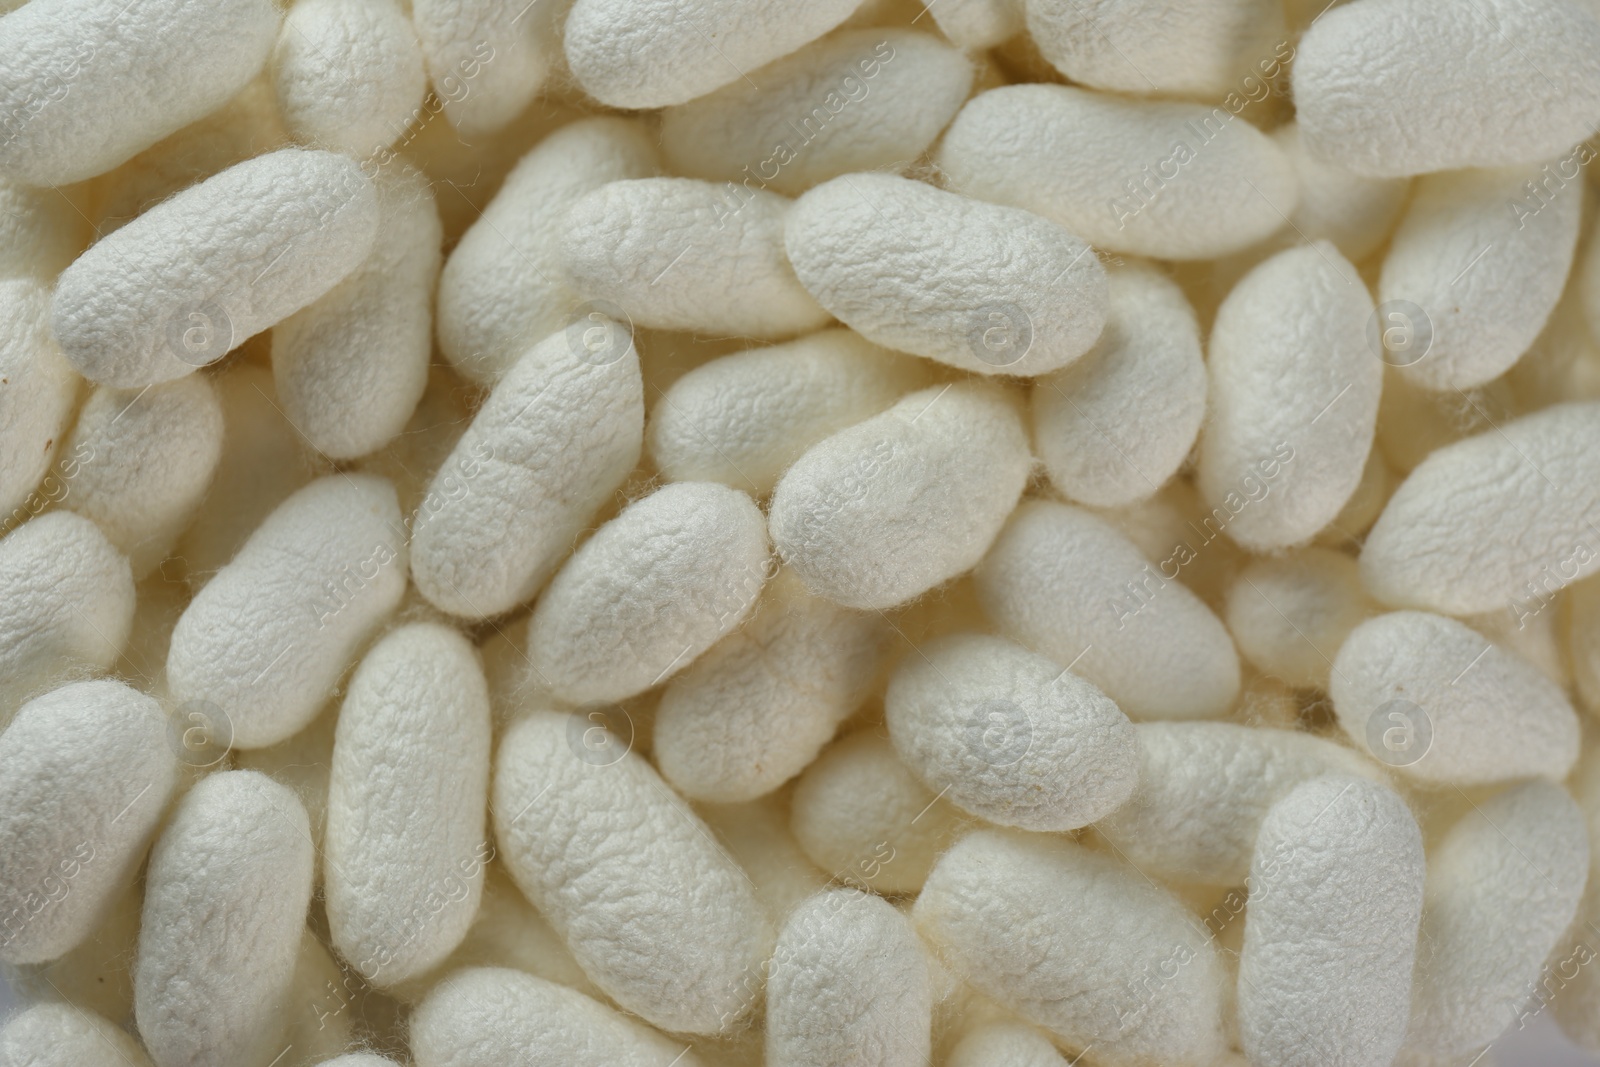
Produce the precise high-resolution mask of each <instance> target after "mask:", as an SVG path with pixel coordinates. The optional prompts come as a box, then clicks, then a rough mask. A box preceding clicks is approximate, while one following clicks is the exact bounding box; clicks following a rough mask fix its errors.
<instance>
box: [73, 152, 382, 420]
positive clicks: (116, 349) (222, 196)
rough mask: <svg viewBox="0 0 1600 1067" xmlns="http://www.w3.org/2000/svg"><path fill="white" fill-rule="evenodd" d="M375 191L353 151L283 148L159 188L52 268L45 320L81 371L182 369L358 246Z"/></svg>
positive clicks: (291, 308)
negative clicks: (177, 186) (142, 206)
mask: <svg viewBox="0 0 1600 1067" xmlns="http://www.w3.org/2000/svg"><path fill="white" fill-rule="evenodd" d="M377 228H378V200H377V196H376V194H375V193H374V191H373V186H372V183H371V182H370V181H368V180H367V178H366V177H365V176H364V175H363V174H362V172H361V168H360V167H359V166H358V165H357V164H356V162H355V160H353V159H349V158H347V157H345V156H341V155H337V154H335V153H333V152H322V151H307V150H305V149H299V148H285V149H282V150H281V151H277V152H270V153H268V154H266V155H262V156H257V157H255V158H254V159H250V160H247V161H246V162H244V163H240V164H239V165H237V166H235V167H230V168H229V169H228V170H225V171H223V172H222V173H221V174H218V175H216V176H215V177H213V178H208V179H206V180H205V181H203V182H201V183H200V184H198V185H194V186H191V187H189V188H187V189H185V190H184V191H183V192H181V193H178V194H177V195H175V196H173V197H172V198H171V199H170V200H164V201H162V202H161V203H159V204H157V205H156V206H155V207H153V208H151V209H150V210H149V211H146V212H145V213H144V214H142V215H140V216H139V217H138V218H136V219H134V220H133V221H132V222H130V223H128V224H127V225H126V226H123V227H122V228H121V229H119V230H117V231H116V232H115V233H112V234H111V235H109V236H108V237H106V238H104V239H103V240H101V241H99V242H97V243H96V244H95V245H94V246H93V247H91V248H90V249H89V251H87V252H85V253H84V254H83V255H82V256H80V257H78V259H77V260H76V261H75V262H74V263H73V264H72V266H70V267H68V268H67V269H66V270H64V271H62V272H61V279H60V282H59V283H58V284H57V287H56V294H55V306H54V308H53V310H52V316H51V325H52V328H53V329H54V331H55V335H56V339H57V340H58V341H59V342H60V343H61V350H62V352H63V353H64V354H65V355H66V357H67V359H68V361H69V362H71V363H72V365H73V367H74V368H75V369H76V370H77V371H78V372H79V373H80V374H82V375H83V376H84V377H85V378H88V379H90V380H92V381H97V382H103V383H105V384H107V385H115V386H120V387H124V388H132V387H139V386H145V385H149V384H151V383H152V382H164V381H169V380H170V379H173V378H181V377H183V376H184V375H186V374H191V373H193V372H194V371H195V370H196V369H197V368H199V367H202V366H205V365H206V364H208V363H213V362H215V361H217V360H219V359H221V358H222V357H223V356H224V355H226V354H227V353H228V352H230V351H232V350H233V349H234V348H237V347H238V346H239V345H241V344H243V343H244V341H245V340H246V339H247V338H249V337H251V336H252V335H254V334H257V333H260V332H261V331H262V330H265V329H266V328H267V327H269V326H272V325H274V324H276V323H277V322H279V321H281V320H282V319H284V318H287V317H288V316H289V315H292V314H294V312H296V311H299V310H300V309H301V308H303V307H305V306H306V305H307V304H309V303H311V302H312V301H313V300H316V299H317V298H318V297H320V296H321V295H322V294H323V293H325V292H327V291H328V290H329V289H331V288H332V287H333V286H334V285H336V284H338V282H339V281H340V280H342V279H343V278H344V277H345V276H346V275H347V274H349V273H350V272H351V271H352V270H354V269H355V268H356V267H357V266H358V265H360V263H361V261H362V260H363V259H365V258H366V256H367V252H368V251H369V250H370V249H371V248H372V242H373V238H374V236H375V235H376V233H377Z"/></svg>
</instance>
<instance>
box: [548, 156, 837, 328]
mask: <svg viewBox="0 0 1600 1067" xmlns="http://www.w3.org/2000/svg"><path fill="white" fill-rule="evenodd" d="M747 194H748V195H747ZM789 203H790V202H789V201H788V200H785V199H784V198H783V197H781V196H778V195H777V194H776V193H769V192H767V191H765V190H762V189H756V190H747V189H744V188H742V187H739V188H735V187H733V186H725V185H716V184H714V183H712V182H702V181H695V180H693V179H690V178H637V179H633V180H629V181H618V182H611V183H610V184H608V185H604V186H602V187H600V188H599V189H596V190H595V191H594V192H592V193H589V194H587V195H585V196H584V197H582V198H581V199H580V200H578V201H577V202H576V203H575V204H574V205H573V206H572V210H571V211H570V212H569V213H568V215H567V220H566V232H565V234H564V235H563V237H562V240H561V250H562V255H563V257H564V259H565V263H566V269H567V273H568V275H569V276H570V278H571V280H572V284H573V287H574V288H576V289H577V291H578V292H579V293H581V294H582V295H583V296H585V297H587V298H589V299H590V300H594V301H597V302H601V303H602V304H606V303H609V304H615V305H620V306H621V308H622V309H623V311H625V312H626V313H627V315H628V317H629V318H630V319H632V320H633V321H634V322H635V323H637V324H638V325H640V326H650V327H654V328H656V329H662V330H693V331H697V332H703V333H730V334H739V335H743V336H748V337H760V338H769V339H776V338H780V337H788V336H792V335H793V334H797V333H802V332H804V331H806V330H815V329H817V328H818V327H819V326H822V325H823V324H824V323H826V322H827V321H828V313H827V312H825V311H823V310H822V308H820V307H818V306H817V302H816V301H815V300H813V299H812V298H811V295H810V294H809V293H807V292H806V290H805V289H804V288H802V287H801V284H800V282H799V281H797V280H796V279H795V274H794V271H793V269H791V268H790V266H789V263H788V260H786V259H785V258H784V251H783V234H784V218H785V216H786V215H787V214H788V212H789Z"/></svg>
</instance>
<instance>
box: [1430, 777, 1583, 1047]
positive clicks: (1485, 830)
mask: <svg viewBox="0 0 1600 1067" xmlns="http://www.w3.org/2000/svg"><path fill="white" fill-rule="evenodd" d="M1588 876H1589V838H1588V830H1587V828H1586V827H1585V825H1584V819H1583V812H1582V811H1580V810H1579V809H1578V805H1577V804H1575V803H1573V800H1572V798H1571V797H1570V796H1568V795H1567V793H1566V791H1565V790H1564V789H1562V788H1561V787H1560V786H1558V785H1553V784H1551V783H1549V782H1526V783H1524V784H1522V785H1518V786H1513V787H1512V788H1510V789H1508V790H1506V791H1505V792H1504V793H1501V794H1499V795H1497V796H1495V797H1493V798H1491V799H1489V800H1487V801H1484V802H1482V803H1480V804H1477V805H1475V806H1474V808H1473V810H1472V811H1471V812H1469V813H1468V814H1467V815H1466V816H1465V817H1463V818H1462V819H1461V821H1460V822H1458V823H1456V825H1455V826H1454V827H1452V828H1451V830H1450V831H1449V833H1448V834H1446V835H1445V837H1444V840H1443V841H1442V842H1440V843H1439V844H1438V845H1437V846H1436V847H1435V848H1434V849H1433V851H1432V853H1431V855H1430V856H1429V860H1428V881H1427V891H1426V893H1425V895H1424V897H1423V906H1422V928H1421V936H1420V937H1419V938H1418V948H1417V963H1416V972H1415V976H1414V980H1413V984H1412V994H1411V1025H1410V1029H1409V1030H1408V1031H1407V1033H1406V1045H1405V1051H1403V1052H1402V1054H1401V1055H1402V1058H1404V1057H1405V1056H1407V1055H1408V1054H1409V1055H1410V1056H1412V1057H1413V1058H1414V1059H1415V1061H1416V1062H1419V1063H1434V1062H1437V1063H1450V1062H1458V1061H1459V1062H1465V1061H1467V1060H1470V1059H1471V1058H1472V1056H1473V1055H1475V1054H1476V1053H1477V1052H1478V1051H1479V1050H1480V1049H1481V1048H1483V1047H1484V1046H1485V1045H1488V1044H1489V1043H1490V1042H1491V1041H1493V1040H1494V1039H1495V1038H1497V1037H1499V1036H1500V1034H1501V1033H1502V1032H1503V1031H1505V1030H1507V1029H1509V1028H1510V1027H1511V1024H1512V1023H1514V1022H1516V1021H1517V1020H1518V1018H1519V1016H1520V1014H1521V1012H1522V1009H1523V1006H1524V1004H1525V1003H1526V1001H1527V998H1528V991H1529V990H1530V989H1535V988H1538V983H1539V978H1540V969H1541V968H1542V966H1543V965H1544V962H1545V958H1546V956H1548V954H1549V953H1550V951H1551V950H1552V949H1555V948H1556V947H1557V942H1558V940H1559V939H1560V937H1561V935H1562V934H1563V933H1565V932H1566V929H1567V925H1568V924H1569V923H1570V922H1571V921H1572V917H1573V914H1574V913H1575V912H1576V911H1577V908H1578V902H1579V899H1580V898H1581V897H1582V896H1583V887H1584V881H1585V879H1587V878H1588Z"/></svg>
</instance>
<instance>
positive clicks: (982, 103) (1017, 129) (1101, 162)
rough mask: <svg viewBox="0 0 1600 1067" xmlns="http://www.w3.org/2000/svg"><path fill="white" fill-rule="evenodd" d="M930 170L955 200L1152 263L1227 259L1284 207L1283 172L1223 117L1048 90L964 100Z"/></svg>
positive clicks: (1235, 121) (1276, 156)
mask: <svg viewBox="0 0 1600 1067" xmlns="http://www.w3.org/2000/svg"><path fill="white" fill-rule="evenodd" d="M936 161H937V162H938V164H939V166H940V168H941V169H942V170H943V171H944V172H945V175H946V177H947V178H948V179H949V182H950V188H952V189H955V190H956V191H958V192H962V193H966V194H967V195H969V196H976V197H978V198H980V199H983V200H993V201H996V202H997V203H1002V204H1012V205H1015V206H1017V207H1023V208H1027V209H1028V210H1029V211H1036V212H1038V213H1039V214H1041V215H1043V216H1044V217H1045V218H1048V219H1053V220H1054V221H1056V222H1059V223H1060V224H1061V225H1063V226H1065V227H1066V228H1067V229H1069V230H1071V231H1072V232H1073V233H1075V234H1078V235H1079V236H1080V237H1082V238H1083V239H1084V240H1085V241H1088V242H1089V243H1090V244H1092V245H1094V246H1095V247H1096V248H1102V249H1105V250H1107V251H1111V252H1131V253H1133V254H1135V255H1141V256H1154V257H1156V258H1158V259H1210V258H1213V257H1215V256H1221V255H1226V254H1227V253H1229V252H1235V251H1238V250H1239V249H1241V248H1244V247H1246V246H1248V245H1252V244H1255V243H1256V242H1257V241H1259V240H1261V239H1262V238H1263V237H1266V236H1267V235H1268V234H1270V233H1272V232H1273V231H1274V230H1276V229H1277V228H1278V227H1280V226H1282V225H1283V214H1280V212H1282V213H1284V214H1287V213H1289V212H1291V211H1293V210H1294V204H1295V174H1294V167H1293V165H1292V164H1291V163H1290V162H1289V160H1288V158H1287V157H1285V156H1284V154H1283V152H1282V150H1281V149H1279V148H1278V146H1277V145H1276V144H1274V143H1273V141H1272V139H1271V138H1270V137H1268V136H1267V135H1266V134H1264V133H1262V132H1261V131H1260V130H1257V129H1256V128H1255V127H1254V126H1252V125H1250V124H1249V123H1248V122H1245V121H1243V120H1242V119H1239V118H1237V117H1236V116H1234V115H1233V114H1232V113H1231V112H1229V111H1226V110H1224V109H1222V108H1209V107H1207V106H1206V105H1204V104H1188V103H1178V102H1174V101H1137V100H1128V99H1124V98H1120V97H1115V96H1108V95H1101V94H1099V93H1094V92H1089V91H1087V90H1084V89H1071V88H1067V87H1065V86H1060V85H1012V86H1006V87H1003V88H999V89H991V90H989V91H988V92H986V93H980V94H978V95H977V96H975V97H973V98H972V99H971V100H970V101H968V102H967V105H966V107H964V108H962V109H961V113H960V114H959V115H957V116H956V120H955V122H953V123H951V125H950V129H949V130H948V131H947V132H946V133H945V137H944V141H943V143H942V145H941V146H940V148H939V151H938V153H937V156H936ZM1252 186H1253V188H1252Z"/></svg>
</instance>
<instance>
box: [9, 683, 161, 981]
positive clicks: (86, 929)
mask: <svg viewBox="0 0 1600 1067" xmlns="http://www.w3.org/2000/svg"><path fill="white" fill-rule="evenodd" d="M176 780H177V759H176V758H175V757H174V755H173V751H172V749H171V748H170V747H169V741H168V737H167V723H166V718H165V716H164V715H163V714H162V712H161V708H160V706H159V705H158V704H157V703H156V702H155V701H154V700H152V699H150V698H149V697H147V696H145V695H144V694H143V693H140V692H138V691H136V690H133V689H130V688H128V687H127V686H125V685H123V684H122V683H120V682H113V681H97V682H78V683H75V684H73V685H67V686H63V687H62V688H60V689H57V690H55V691H54V692H51V693H47V694H45V695H44V696H42V697H38V698H36V699H34V700H31V701H29V702H28V703H27V704H25V705H23V708H22V710H21V711H20V712H18V713H17V717H16V718H15V719H14V720H13V721H12V723H11V725H10V726H9V727H8V728H7V729H6V731H5V733H3V734H0V854H4V855H5V857H6V862H5V864H4V866H3V867H0V959H3V960H5V961H6V962H7V963H42V962H45V961H48V960H53V959H56V958H57V957H59V956H61V955H63V954H64V953H66V952H68V951H70V950H72V949H73V948H75V947H77V945H78V944H79V943H81V942H82V941H83V940H84V938H86V937H87V936H88V935H89V934H90V933H91V932H92V931H93V930H94V928H95V927H96V926H97V925H98V924H99V922H100V920H101V919H102V918H103V917H104V914H105V912H106V911H107V909H108V907H109V905H110V904H111V902H112V901H113V899H114V898H115V897H116V895H117V894H118V893H119V892H120V891H121V889H122V887H123V885H124V884H125V883H126V882H127V881H128V879H130V878H131V877H133V875H134V873H135V872H136V871H137V870H138V868H139V864H140V862H141V861H142V860H143V859H144V852H145V848H146V846H147V845H149V843H150V837H151V835H152V834H153V833H154V832H155V828H156V822H157V820H159V819H160V818H161V813H162V811H163V809H165V808H166V805H167V800H168V798H170V797H171V795H172V789H173V785H174V783H175V782H176Z"/></svg>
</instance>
